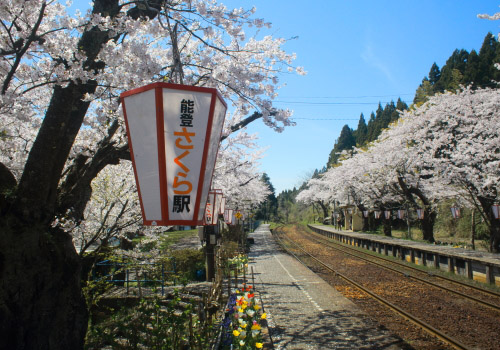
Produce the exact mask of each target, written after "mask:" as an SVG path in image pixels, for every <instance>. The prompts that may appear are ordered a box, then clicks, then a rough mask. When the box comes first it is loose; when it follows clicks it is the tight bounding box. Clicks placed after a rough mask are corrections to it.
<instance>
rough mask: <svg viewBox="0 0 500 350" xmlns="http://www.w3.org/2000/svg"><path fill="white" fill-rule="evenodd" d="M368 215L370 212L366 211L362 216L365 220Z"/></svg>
mask: <svg viewBox="0 0 500 350" xmlns="http://www.w3.org/2000/svg"><path fill="white" fill-rule="evenodd" d="M368 215H370V212H369V211H368V210H363V216H364V217H365V218H367V217H368Z"/></svg>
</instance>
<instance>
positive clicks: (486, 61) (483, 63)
mask: <svg viewBox="0 0 500 350" xmlns="http://www.w3.org/2000/svg"><path fill="white" fill-rule="evenodd" d="M497 46H498V42H497V40H496V39H495V37H494V36H493V34H491V33H488V34H487V35H486V37H485V38H484V41H483V45H482V46H481V49H480V50H479V57H478V58H479V82H478V85H479V86H481V87H485V86H491V80H492V79H493V76H494V75H495V73H496V72H495V71H496V68H495V67H494V65H493V64H494V63H495V62H494V60H495V57H496V52H497Z"/></svg>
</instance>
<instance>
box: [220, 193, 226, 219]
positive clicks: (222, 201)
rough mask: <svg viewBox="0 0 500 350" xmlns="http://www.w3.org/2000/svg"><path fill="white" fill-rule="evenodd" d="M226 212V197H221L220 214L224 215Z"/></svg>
mask: <svg viewBox="0 0 500 350" xmlns="http://www.w3.org/2000/svg"><path fill="white" fill-rule="evenodd" d="M225 211H226V197H225V196H222V199H221V202H220V212H219V213H220V214H221V215H224V212H225Z"/></svg>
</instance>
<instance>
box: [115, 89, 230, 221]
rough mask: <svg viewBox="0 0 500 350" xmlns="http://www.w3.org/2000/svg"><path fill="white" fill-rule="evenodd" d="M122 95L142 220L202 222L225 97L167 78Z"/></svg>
mask: <svg viewBox="0 0 500 350" xmlns="http://www.w3.org/2000/svg"><path fill="white" fill-rule="evenodd" d="M120 98H121V102H122V108H123V115H124V118H125V123H126V127H127V134H128V139H129V146H130V154H131V159H132V163H133V166H134V173H135V179H136V183H137V189H138V192H139V199H140V202H141V210H142V217H143V221H144V225H165V226H167V225H191V226H194V225H201V224H202V222H203V216H204V214H205V206H206V199H207V195H208V191H209V188H210V185H211V182H212V175H213V170H214V166H215V160H216V157H217V151H218V149H219V142H220V137H221V132H222V126H223V124H224V119H225V115H226V109H227V106H226V103H225V102H224V100H223V99H222V97H221V96H220V94H219V93H218V92H217V90H215V89H211V88H202V87H195V86H185V85H177V84H167V83H154V84H150V85H147V86H144V87H141V88H137V89H134V90H130V91H126V92H124V93H122V94H121V95H120Z"/></svg>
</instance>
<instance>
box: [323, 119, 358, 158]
mask: <svg viewBox="0 0 500 350" xmlns="http://www.w3.org/2000/svg"><path fill="white" fill-rule="evenodd" d="M354 146H356V139H355V138H354V135H353V132H352V129H351V128H350V127H349V126H348V125H347V124H346V125H344V127H343V128H342V130H341V131H340V136H339V138H338V139H337V141H336V142H335V144H334V146H333V149H332V151H331V152H330V156H329V157H328V166H332V165H333V164H336V163H337V162H338V160H339V153H340V152H342V151H345V150H350V149H352V148H353V147H354Z"/></svg>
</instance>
